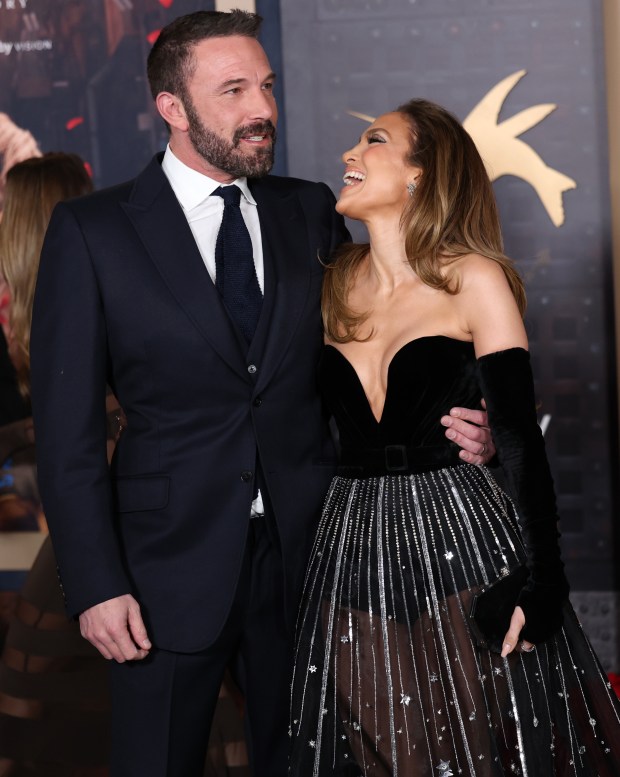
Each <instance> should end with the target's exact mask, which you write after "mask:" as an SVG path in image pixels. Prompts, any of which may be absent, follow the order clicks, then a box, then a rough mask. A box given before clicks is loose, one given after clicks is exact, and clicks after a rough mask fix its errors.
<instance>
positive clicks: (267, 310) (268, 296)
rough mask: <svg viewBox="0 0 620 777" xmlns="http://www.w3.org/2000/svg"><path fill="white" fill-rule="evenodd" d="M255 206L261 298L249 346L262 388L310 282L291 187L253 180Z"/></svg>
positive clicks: (302, 226)
mask: <svg viewBox="0 0 620 777" xmlns="http://www.w3.org/2000/svg"><path fill="white" fill-rule="evenodd" d="M251 188H252V194H253V195H254V198H255V199H256V203H257V206H258V216H259V219H260V226H261V236H262V242H263V258H264V263H265V301H264V304H263V310H262V313H261V318H260V321H259V324H258V329H257V331H256V335H255V337H254V340H253V341H252V344H251V346H250V352H249V358H250V360H251V361H254V360H255V359H256V360H260V361H259V363H260V364H261V365H262V366H261V369H260V370H259V372H258V379H257V386H256V388H257V390H262V389H263V388H264V386H265V385H266V384H267V382H268V381H269V380H270V378H271V376H272V375H273V373H274V372H275V370H276V369H277V367H278V364H279V363H280V361H281V359H282V357H283V356H284V354H285V353H286V350H287V348H288V347H289V344H290V341H291V339H292V337H293V334H294V332H295V330H296V328H297V324H298V322H299V319H300V317H301V316H302V313H303V311H304V308H305V304H306V299H307V296H308V288H309V284H310V273H309V272H308V269H307V268H308V266H309V265H308V263H307V261H304V260H307V257H305V256H304V257H302V259H303V260H302V261H300V254H305V253H306V252H307V250H308V248H307V246H308V240H307V233H306V222H305V219H304V215H303V211H302V208H301V204H300V202H299V200H298V198H297V196H296V195H295V194H292V193H291V192H277V191H274V189H273V187H272V186H270V185H269V180H268V179H266V180H263V181H261V180H256V181H252V182H251Z"/></svg>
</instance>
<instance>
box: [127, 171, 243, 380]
mask: <svg viewBox="0 0 620 777" xmlns="http://www.w3.org/2000/svg"><path fill="white" fill-rule="evenodd" d="M160 159H161V157H160ZM121 205H122V207H123V209H124V211H125V213H126V214H127V217H128V218H129V219H130V221H131V222H132V223H133V225H134V227H135V229H136V231H137V233H138V234H139V236H140V239H141V240H142V242H143V244H144V246H145V248H146V250H147V251H148V253H149V255H150V257H151V259H152V261H153V263H154V264H155V266H156V267H157V270H158V271H159V273H160V274H161V276H162V278H163V279H164V281H165V283H166V285H167V286H168V288H169V289H170V291H171V293H172V294H173V296H174V297H175V299H176V300H177V302H178V303H179V305H180V306H181V307H182V308H183V309H184V310H185V312H186V313H187V315H188V316H189V318H190V319H191V321H192V322H193V324H194V325H195V326H196V327H197V329H198V330H199V331H200V333H201V334H202V336H203V337H204V338H205V339H206V340H207V341H208V342H209V344H210V345H211V346H212V347H213V348H214V349H215V351H217V353H219V354H220V356H221V357H222V359H224V361H226V362H227V364H229V365H230V366H231V367H232V368H233V369H234V370H235V371H237V372H239V373H241V374H243V375H245V376H246V377H247V368H246V357H245V355H244V353H243V348H242V346H241V343H240V341H239V336H238V335H237V333H236V332H235V329H234V326H233V324H232V322H231V320H230V318H229V316H228V314H227V312H226V310H225V308H224V306H223V303H222V301H221V298H220V295H219V294H218V292H217V290H216V288H215V286H214V284H213V282H212V281H211V278H210V276H209V273H208V272H207V269H206V267H205V265H204V262H203V260H202V257H201V255H200V252H199V250H198V247H197V246H196V242H195V240H194V236H193V235H192V232H191V229H190V228H189V225H188V223H187V220H186V218H185V215H184V213H183V210H182V208H181V206H180V205H179V203H178V201H177V199H176V197H175V196H174V192H173V191H172V188H171V187H170V184H169V183H168V180H167V179H166V176H165V174H164V173H163V171H162V169H161V164H160V161H159V160H158V159H154V160H153V161H152V162H151V164H150V165H149V166H148V167H147V168H146V169H145V170H144V172H143V173H142V174H141V175H140V176H139V177H138V178H137V179H136V183H135V185H134V188H133V191H132V193H131V195H130V198H129V201H128V202H126V203H122V204H121Z"/></svg>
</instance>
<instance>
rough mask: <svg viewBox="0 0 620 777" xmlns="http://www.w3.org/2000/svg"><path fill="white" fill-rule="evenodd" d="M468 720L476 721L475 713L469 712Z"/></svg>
mask: <svg viewBox="0 0 620 777" xmlns="http://www.w3.org/2000/svg"><path fill="white" fill-rule="evenodd" d="M469 719H470V720H476V713H475V712H470V713H469Z"/></svg>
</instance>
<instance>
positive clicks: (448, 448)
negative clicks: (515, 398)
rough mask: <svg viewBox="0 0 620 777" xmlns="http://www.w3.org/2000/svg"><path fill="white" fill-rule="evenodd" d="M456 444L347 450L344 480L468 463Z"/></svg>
mask: <svg viewBox="0 0 620 777" xmlns="http://www.w3.org/2000/svg"><path fill="white" fill-rule="evenodd" d="M459 450H460V449H459V448H458V447H457V446H456V445H426V446H419V447H410V446H407V445H386V446H385V447H384V448H347V447H343V448H342V451H341V455H340V466H339V467H338V475H340V477H350V478H359V477H378V476H380V475H411V474H415V473H418V472H430V471H431V470H434V469H443V468H444V467H455V466H459V465H461V464H465V463H466V462H464V461H463V460H462V459H460V458H459Z"/></svg>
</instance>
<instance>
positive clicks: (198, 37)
mask: <svg viewBox="0 0 620 777" xmlns="http://www.w3.org/2000/svg"><path fill="white" fill-rule="evenodd" d="M262 21H263V19H262V17H261V16H259V15H258V14H255V13H249V12H247V11H240V10H233V11H230V12H228V13H223V12H221V11H197V12H196V13H191V14H187V15H186V16H179V17H178V19H174V21H172V22H170V24H168V25H166V27H164V28H163V29H162V30H161V32H160V33H159V37H158V38H157V40H156V41H155V44H154V45H153V48H152V49H151V52H150V54H149V57H148V60H147V66H146V72H147V76H148V79H149V85H150V88H151V94H152V95H153V99H155V98H156V97H157V95H158V94H159V93H160V92H170V93H171V94H174V95H177V96H178V97H180V98H181V99H184V98H185V97H186V89H187V82H188V80H189V79H190V78H191V77H192V75H193V73H194V69H195V67H196V62H195V59H194V56H193V49H194V46H195V45H196V44H197V43H200V42H201V41H203V40H207V39H208V38H226V37H230V36H232V35H241V36H243V37H245V38H257V37H258V33H259V30H260V26H261V23H262Z"/></svg>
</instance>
